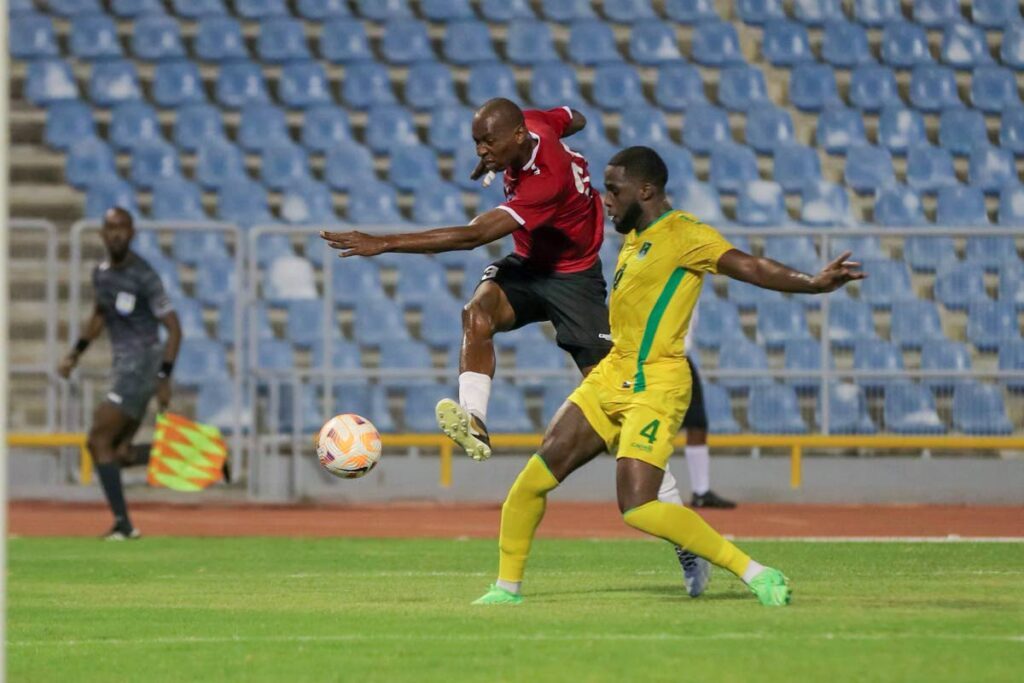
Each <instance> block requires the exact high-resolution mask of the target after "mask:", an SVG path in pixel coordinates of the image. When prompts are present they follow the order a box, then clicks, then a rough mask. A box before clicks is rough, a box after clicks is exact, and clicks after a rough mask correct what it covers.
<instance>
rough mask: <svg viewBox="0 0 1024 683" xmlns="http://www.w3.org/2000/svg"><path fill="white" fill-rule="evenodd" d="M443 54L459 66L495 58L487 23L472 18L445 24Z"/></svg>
mask: <svg viewBox="0 0 1024 683" xmlns="http://www.w3.org/2000/svg"><path fill="white" fill-rule="evenodd" d="M444 55H445V59H446V60H447V61H449V62H451V63H453V64H456V65H459V66H467V65H470V64H477V63H479V62H489V61H493V60H495V59H497V55H496V54H495V52H494V46H493V45H492V44H491V34H490V31H489V30H488V29H487V24H485V23H484V22H482V21H476V20H472V19H471V20H466V21H452V22H450V23H449V24H448V25H447V27H446V29H445V33H444Z"/></svg>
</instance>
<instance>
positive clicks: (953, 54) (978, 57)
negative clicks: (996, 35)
mask: <svg viewBox="0 0 1024 683" xmlns="http://www.w3.org/2000/svg"><path fill="white" fill-rule="evenodd" d="M940 54H941V55H942V61H943V62H945V63H946V64H948V65H950V66H951V67H953V68H954V69H973V68H974V67H976V66H980V65H982V64H990V63H991V62H992V55H990V54H989V52H988V40H987V38H986V37H985V31H984V30H982V29H981V28H979V27H977V26H973V25H971V24H967V23H959V22H958V23H953V24H949V25H948V26H946V29H945V31H943V34H942V48H941V50H940Z"/></svg>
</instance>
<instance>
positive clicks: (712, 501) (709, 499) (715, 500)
mask: <svg viewBox="0 0 1024 683" xmlns="http://www.w3.org/2000/svg"><path fill="white" fill-rule="evenodd" d="M690 507H693V508H717V509H719V510H732V509H733V508H734V507H736V503H734V502H732V501H731V500H726V499H725V498H722V497H721V496H719V495H718V494H717V493H715V492H714V491H711V490H708V491H705V492H704V493H701V494H699V495H698V494H696V493H695V494H693V498H691V499H690Z"/></svg>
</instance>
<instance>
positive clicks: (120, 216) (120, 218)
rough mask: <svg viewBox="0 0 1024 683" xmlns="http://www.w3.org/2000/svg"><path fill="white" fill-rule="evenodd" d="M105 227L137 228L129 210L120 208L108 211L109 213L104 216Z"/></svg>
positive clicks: (116, 207)
mask: <svg viewBox="0 0 1024 683" xmlns="http://www.w3.org/2000/svg"><path fill="white" fill-rule="evenodd" d="M103 223H104V225H110V226H124V227H127V228H133V227H135V226H134V225H133V221H132V215H131V214H130V213H129V212H128V210H127V209H122V208H121V207H120V206H115V207H113V208H110V209H107V212H106V213H104V214H103Z"/></svg>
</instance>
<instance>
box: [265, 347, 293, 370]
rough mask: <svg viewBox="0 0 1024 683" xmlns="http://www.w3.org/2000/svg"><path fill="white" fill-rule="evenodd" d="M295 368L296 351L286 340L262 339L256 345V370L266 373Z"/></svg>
mask: <svg viewBox="0 0 1024 683" xmlns="http://www.w3.org/2000/svg"><path fill="white" fill-rule="evenodd" d="M294 367H295V351H294V349H292V345H291V342H288V341H286V340H284V339H260V341H259V344H257V345H256V368H258V369H259V370H264V371H267V370H269V371H271V372H273V371H288V370H291V369H293V368H294Z"/></svg>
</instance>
